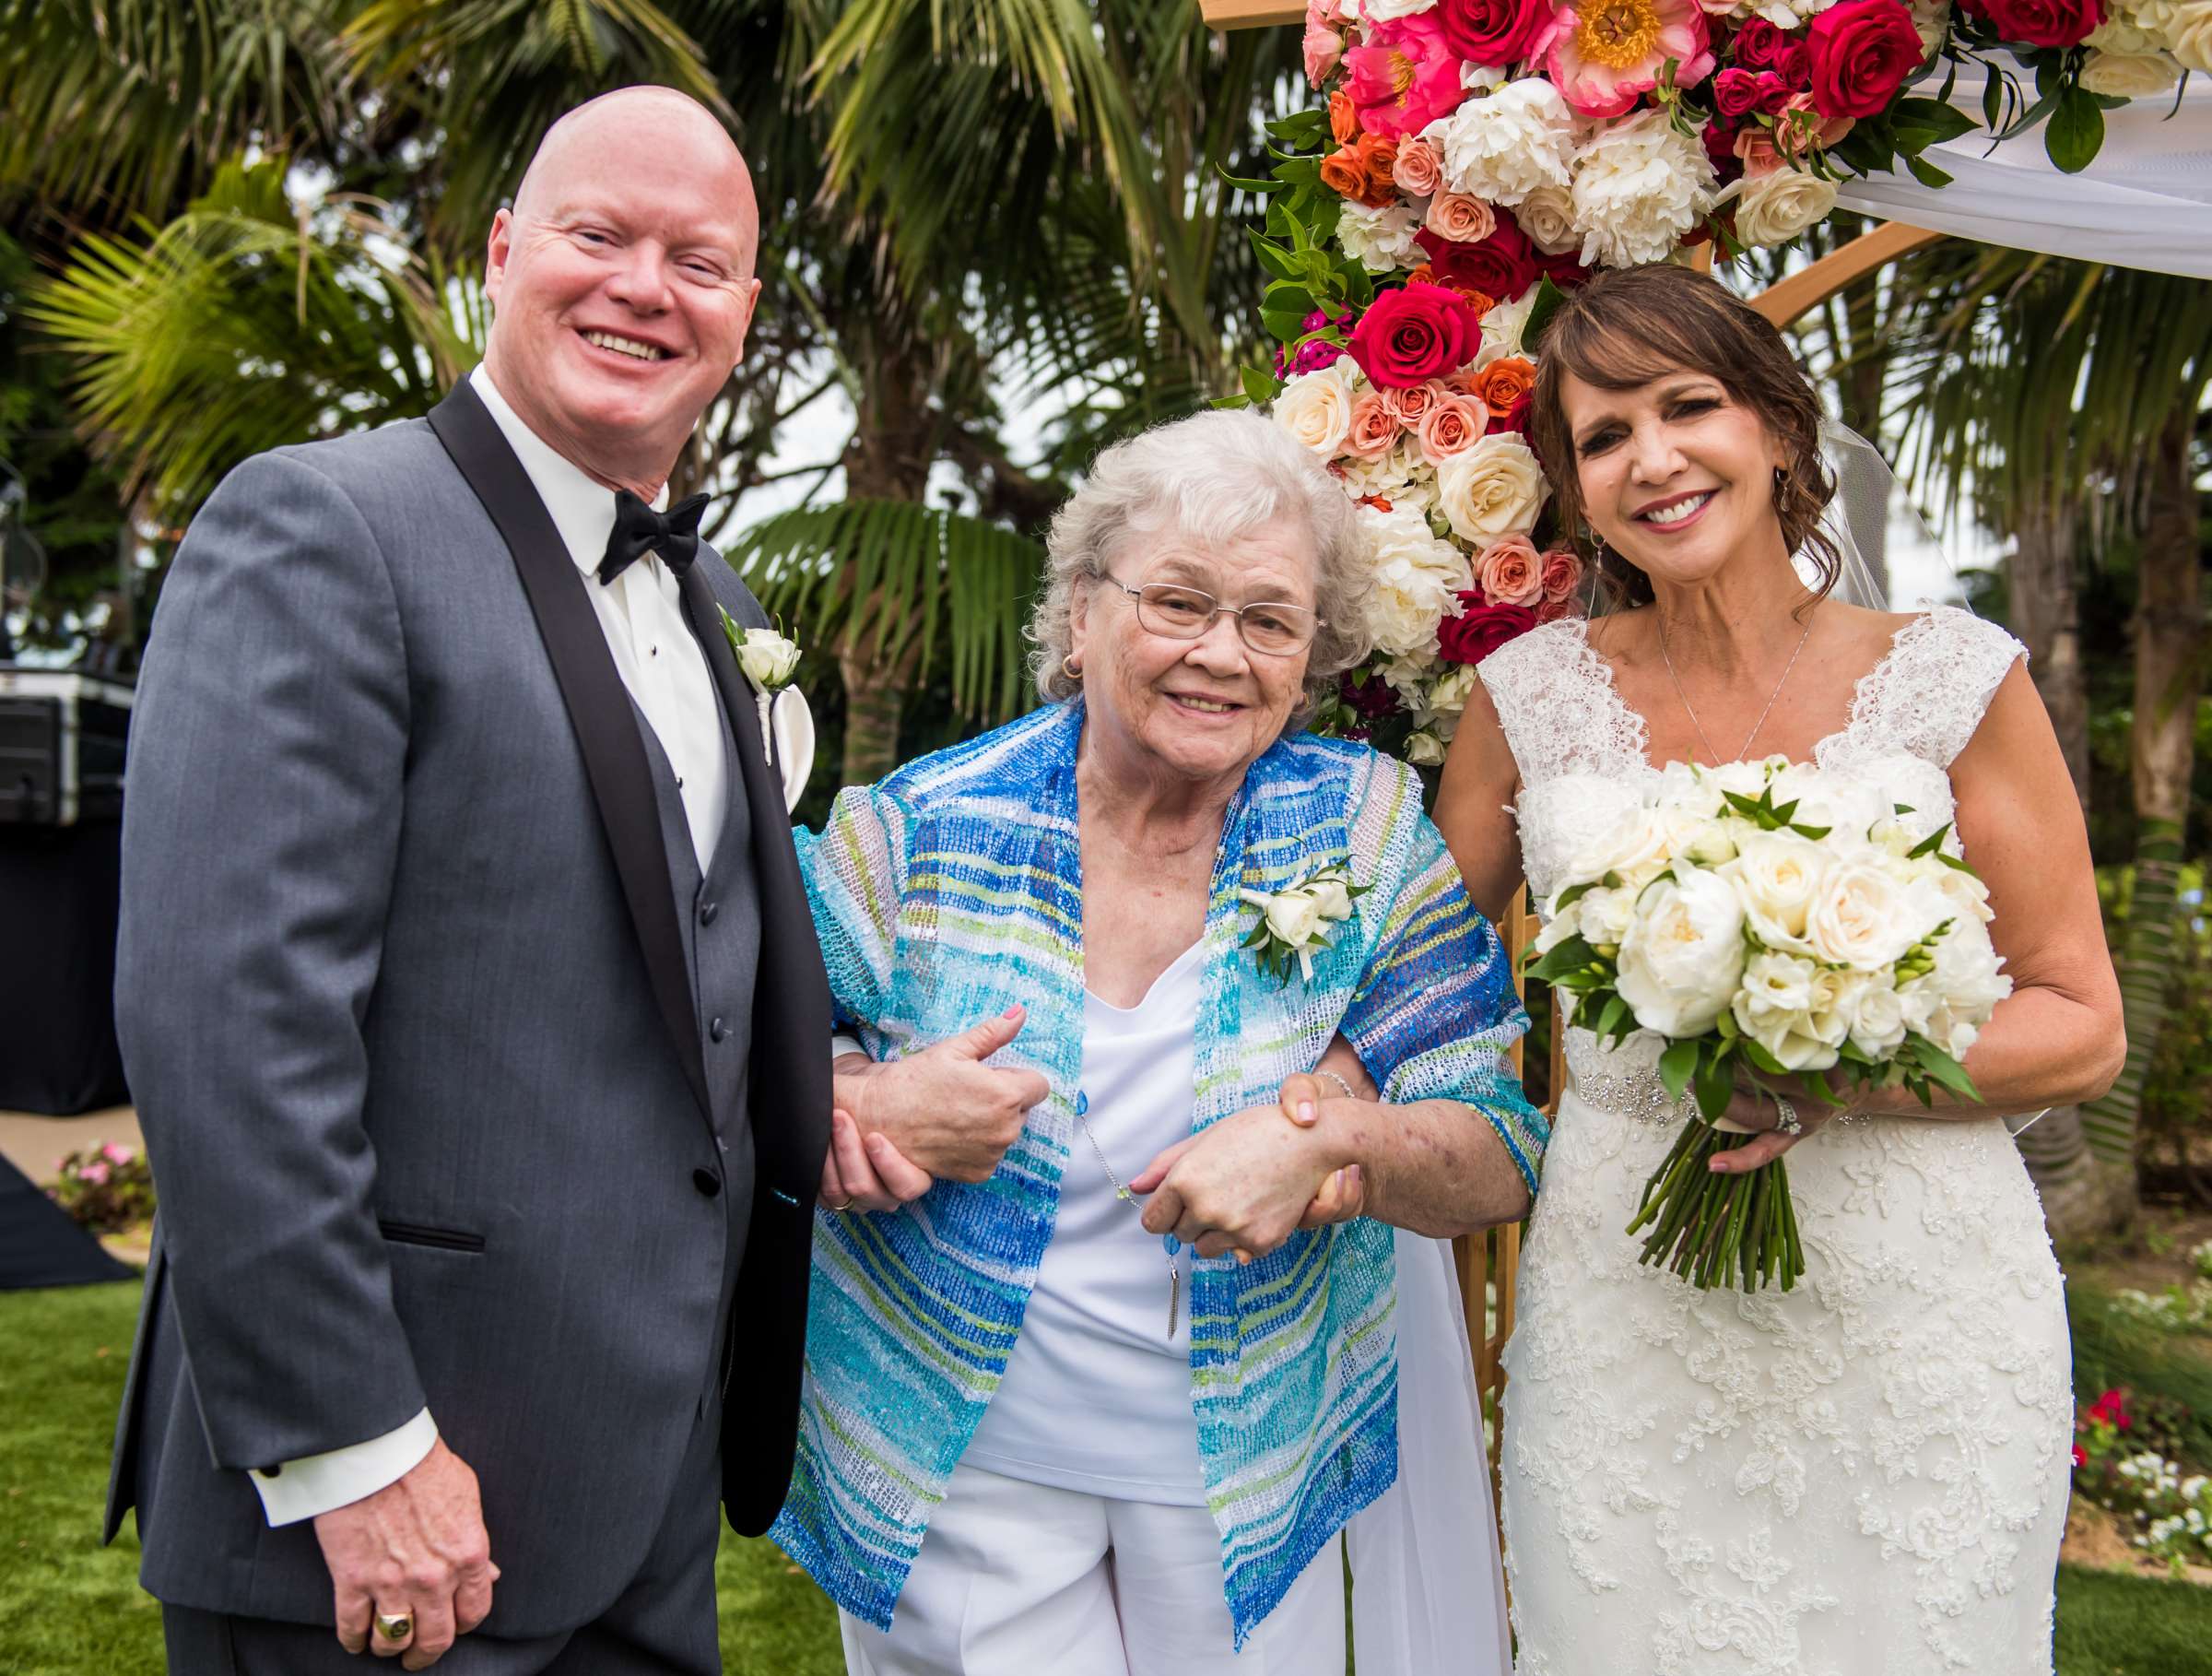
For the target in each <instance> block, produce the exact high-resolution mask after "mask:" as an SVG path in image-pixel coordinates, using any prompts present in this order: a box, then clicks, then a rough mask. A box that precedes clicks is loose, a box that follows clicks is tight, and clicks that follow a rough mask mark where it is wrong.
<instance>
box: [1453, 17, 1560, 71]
mask: <svg viewBox="0 0 2212 1676" xmlns="http://www.w3.org/2000/svg"><path fill="white" fill-rule="evenodd" d="M1551 15H1552V6H1551V0H1438V5H1437V8H1436V16H1437V19H1438V21H1439V22H1441V23H1442V25H1443V26H1444V39H1445V40H1446V41H1450V42H1451V43H1452V50H1453V52H1454V53H1458V54H1459V55H1460V56H1461V57H1462V58H1464V59H1465V60H1466V61H1467V62H1468V63H1469V64H1479V65H1488V66H1490V67H1491V68H1493V69H1500V68H1503V67H1504V66H1505V65H1509V64H1518V63H1519V62H1520V61H1521V60H1522V59H1524V58H1526V57H1527V56H1528V49H1529V43H1530V42H1531V41H1534V40H1535V37H1536V36H1537V34H1538V33H1539V32H1541V31H1542V30H1543V29H1544V27H1545V26H1546V25H1547V24H1548V23H1550V21H1551Z"/></svg>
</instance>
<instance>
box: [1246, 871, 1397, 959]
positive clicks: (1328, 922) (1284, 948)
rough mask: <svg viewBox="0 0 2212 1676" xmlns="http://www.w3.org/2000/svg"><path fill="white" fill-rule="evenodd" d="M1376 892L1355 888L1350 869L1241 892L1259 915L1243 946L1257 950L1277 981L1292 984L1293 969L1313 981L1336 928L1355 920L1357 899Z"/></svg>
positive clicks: (1361, 887) (1309, 875) (1257, 955)
mask: <svg viewBox="0 0 2212 1676" xmlns="http://www.w3.org/2000/svg"><path fill="white" fill-rule="evenodd" d="M1370 889H1371V886H1368V885H1359V884H1354V883H1353V882H1352V876H1351V873H1350V871H1349V870H1348V869H1347V868H1342V867H1326V868H1322V869H1321V870H1320V871H1319V872H1315V873H1309V874H1307V875H1306V876H1305V877H1304V878H1303V879H1294V880H1293V881H1291V882H1290V883H1289V884H1287V885H1285V886H1284V887H1283V888H1282V889H1281V890H1279V891H1239V892H1238V893H1237V894H1238V895H1240V896H1241V897H1242V898H1243V900H1244V901H1246V902H1248V903H1251V904H1252V905H1253V907H1255V908H1257V909H1258V910H1259V911H1260V918H1259V923H1258V924H1257V925H1255V926H1253V928H1252V935H1251V936H1249V937H1247V938H1245V939H1244V943H1243V946H1244V947H1245V948H1247V949H1251V950H1256V953H1255V954H1254V956H1253V958H1254V960H1255V961H1256V962H1258V964H1259V968H1260V971H1261V972H1262V973H1264V974H1267V975H1268V976H1271V977H1273V978H1275V979H1276V980H1277V982H1278V983H1283V984H1288V982H1289V981H1290V969H1291V967H1292V966H1293V965H1295V966H1296V967H1297V968H1298V970H1299V972H1300V974H1301V975H1302V976H1303V977H1304V978H1305V979H1306V981H1307V982H1308V983H1311V982H1312V979H1313V957H1314V956H1315V955H1316V954H1319V953H1320V952H1321V951H1322V950H1324V949H1326V948H1327V947H1328V946H1329V942H1330V938H1332V936H1333V935H1334V932H1335V927H1337V926H1339V925H1341V924H1343V923H1344V922H1345V921H1346V920H1347V919H1349V918H1351V916H1352V903H1353V901H1354V900H1355V899H1356V898H1358V897H1360V896H1363V895H1365V894H1366V893H1367V891H1369V890H1370Z"/></svg>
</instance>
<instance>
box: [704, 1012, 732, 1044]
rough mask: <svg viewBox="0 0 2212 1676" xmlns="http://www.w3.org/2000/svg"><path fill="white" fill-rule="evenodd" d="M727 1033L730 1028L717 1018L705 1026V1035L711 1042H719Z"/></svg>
mask: <svg viewBox="0 0 2212 1676" xmlns="http://www.w3.org/2000/svg"><path fill="white" fill-rule="evenodd" d="M729 1033H730V1027H729V1026H728V1025H727V1024H724V1022H723V1021H722V1020H721V1018H720V1017H719V1016H717V1017H716V1018H714V1019H713V1020H712V1021H709V1023H708V1025H707V1035H708V1037H709V1038H710V1039H711V1040H712V1041H716V1042H719V1041H721V1040H722V1039H723V1038H724V1036H726V1035H728V1034H729Z"/></svg>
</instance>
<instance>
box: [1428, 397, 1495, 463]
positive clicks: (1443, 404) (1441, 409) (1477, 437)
mask: <svg viewBox="0 0 2212 1676" xmlns="http://www.w3.org/2000/svg"><path fill="white" fill-rule="evenodd" d="M1489 428H1490V410H1489V409H1488V407H1484V406H1483V405H1482V404H1481V403H1480V402H1478V401H1477V400H1475V398H1474V397H1472V396H1467V395H1446V396H1441V397H1440V398H1438V399H1437V400H1436V401H1433V402H1431V403H1430V405H1429V411H1428V412H1427V413H1425V414H1423V415H1422V416H1421V457H1422V458H1424V459H1426V460H1427V461H1428V462H1429V464H1430V465H1431V466H1441V465H1442V464H1443V463H1444V462H1445V461H1446V460H1448V459H1450V458H1451V457H1452V456H1453V454H1465V452H1466V451H1467V450H1468V449H1470V448H1472V447H1474V446H1475V444H1476V443H1479V442H1480V441H1482V437H1483V433H1484V432H1485V431H1488V429H1489Z"/></svg>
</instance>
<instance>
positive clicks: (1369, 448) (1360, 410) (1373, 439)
mask: <svg viewBox="0 0 2212 1676" xmlns="http://www.w3.org/2000/svg"><path fill="white" fill-rule="evenodd" d="M1403 434H1405V427H1404V426H1402V425H1400V424H1399V423H1398V416H1397V415H1396V414H1394V413H1393V412H1392V411H1391V410H1390V402H1389V400H1388V399H1387V398H1386V397H1385V396H1384V395H1383V393H1382V391H1380V390H1370V391H1368V392H1367V393H1366V394H1365V395H1361V396H1360V397H1359V399H1358V400H1357V401H1355V402H1354V403H1353V404H1352V427H1351V429H1350V430H1349V431H1347V432H1345V437H1344V451H1345V453H1347V454H1352V455H1354V456H1356V457H1357V458H1359V459H1362V460H1379V459H1381V458H1382V456H1383V455H1384V454H1388V453H1389V452H1390V451H1391V450H1392V449H1393V448H1395V447H1396V446H1397V445H1398V438H1399V437H1400V436H1402V435H1403Z"/></svg>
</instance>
